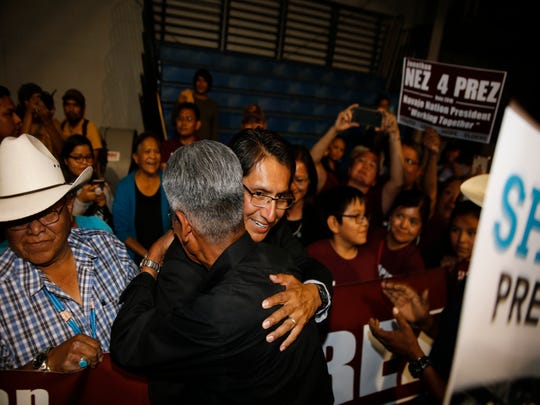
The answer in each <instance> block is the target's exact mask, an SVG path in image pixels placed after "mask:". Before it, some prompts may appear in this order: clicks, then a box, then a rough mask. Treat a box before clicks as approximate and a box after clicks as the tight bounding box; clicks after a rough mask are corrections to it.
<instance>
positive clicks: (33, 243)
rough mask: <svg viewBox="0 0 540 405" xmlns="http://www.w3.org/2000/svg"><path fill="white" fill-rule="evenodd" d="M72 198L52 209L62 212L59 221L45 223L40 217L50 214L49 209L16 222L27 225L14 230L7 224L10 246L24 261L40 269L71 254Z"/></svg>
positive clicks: (63, 200)
mask: <svg viewBox="0 0 540 405" xmlns="http://www.w3.org/2000/svg"><path fill="white" fill-rule="evenodd" d="M72 202H73V200H72V199H67V200H66V199H62V200H60V201H59V202H57V203H56V204H54V205H53V206H52V207H51V208H52V209H53V210H56V211H57V212H59V216H58V221H56V222H54V223H52V224H49V225H46V226H45V225H43V224H42V223H41V222H40V220H39V219H40V217H41V216H42V214H43V215H50V210H45V211H44V212H43V213H40V214H37V215H35V216H32V217H31V218H28V221H26V222H25V221H24V220H20V221H17V227H20V226H19V225H21V224H23V225H24V224H26V226H25V227H23V229H20V230H12V229H10V223H7V224H6V238H7V241H8V243H9V246H10V247H11V249H12V250H13V251H14V252H15V254H17V256H19V257H21V258H22V259H24V260H27V261H29V262H30V263H32V264H33V265H35V266H36V267H39V268H45V267H48V266H50V265H52V264H54V263H55V262H56V261H57V260H58V259H59V258H60V257H61V256H62V255H65V254H68V253H69V250H70V248H69V245H68V240H67V238H68V235H69V232H70V230H71V208H72Z"/></svg>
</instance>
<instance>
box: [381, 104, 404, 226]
mask: <svg viewBox="0 0 540 405" xmlns="http://www.w3.org/2000/svg"><path fill="white" fill-rule="evenodd" d="M382 131H383V132H386V133H387V134H388V143H389V153H390V178H389V179H388V180H387V181H386V183H384V186H383V189H382V197H381V205H382V207H381V208H382V212H383V214H384V215H385V216H386V215H387V214H388V211H389V210H390V207H391V206H392V203H393V202H394V199H395V198H396V195H397V194H398V193H399V191H400V190H401V187H402V186H403V154H402V150H401V134H400V132H399V127H398V124H397V119H396V116H395V115H394V114H392V113H389V112H384V118H383V124H382Z"/></svg>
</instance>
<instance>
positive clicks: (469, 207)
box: [449, 200, 482, 224]
mask: <svg viewBox="0 0 540 405" xmlns="http://www.w3.org/2000/svg"><path fill="white" fill-rule="evenodd" d="M481 212H482V207H480V206H479V205H477V204H475V203H473V202H472V201H471V200H462V201H458V202H457V203H456V206H455V207H454V209H453V210H452V215H450V222H449V223H450V224H451V223H452V222H453V221H454V219H455V218H456V217H462V216H465V215H472V216H474V217H476V218H478V219H480V213H481Z"/></svg>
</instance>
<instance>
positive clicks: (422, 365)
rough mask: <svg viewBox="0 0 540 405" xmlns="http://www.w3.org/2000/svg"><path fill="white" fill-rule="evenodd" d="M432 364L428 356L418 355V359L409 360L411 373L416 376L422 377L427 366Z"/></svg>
mask: <svg viewBox="0 0 540 405" xmlns="http://www.w3.org/2000/svg"><path fill="white" fill-rule="evenodd" d="M429 366H431V360H430V359H429V357H428V356H421V357H418V358H417V359H416V360H413V361H411V362H409V373H411V375H412V376H413V377H414V378H420V376H421V375H422V373H423V372H424V370H425V369H426V368H428V367H429Z"/></svg>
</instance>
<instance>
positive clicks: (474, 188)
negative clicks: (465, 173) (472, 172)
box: [461, 174, 489, 207]
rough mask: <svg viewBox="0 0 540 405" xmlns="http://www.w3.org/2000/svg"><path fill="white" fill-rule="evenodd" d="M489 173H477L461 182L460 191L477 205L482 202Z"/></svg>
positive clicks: (480, 204)
mask: <svg viewBox="0 0 540 405" xmlns="http://www.w3.org/2000/svg"><path fill="white" fill-rule="evenodd" d="M488 180H489V174H479V175H477V176H473V177H471V178H469V179H467V180H465V181H464V182H463V183H461V192H462V193H463V195H464V196H465V197H467V198H468V199H469V200H471V201H472V202H473V203H475V204H476V205H478V206H480V207H481V206H482V204H483V203H484V196H485V194H486V188H487V183H488Z"/></svg>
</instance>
